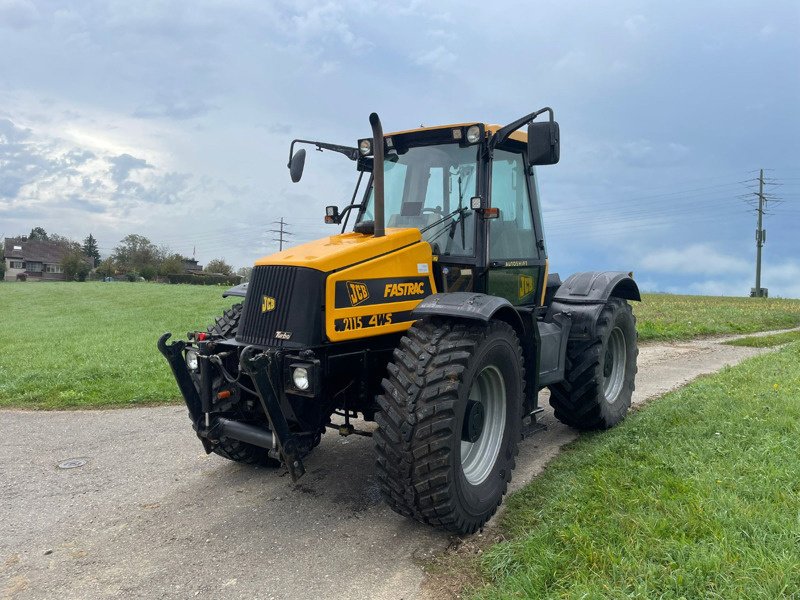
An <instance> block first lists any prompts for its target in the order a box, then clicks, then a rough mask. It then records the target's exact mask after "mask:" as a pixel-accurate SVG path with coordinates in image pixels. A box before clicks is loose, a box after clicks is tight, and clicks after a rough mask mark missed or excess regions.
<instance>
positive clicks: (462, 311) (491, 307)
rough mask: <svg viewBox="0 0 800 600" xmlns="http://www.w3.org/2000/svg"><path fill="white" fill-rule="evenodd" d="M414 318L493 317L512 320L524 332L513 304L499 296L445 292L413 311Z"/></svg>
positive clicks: (480, 319) (429, 298)
mask: <svg viewBox="0 0 800 600" xmlns="http://www.w3.org/2000/svg"><path fill="white" fill-rule="evenodd" d="M411 316H412V317H414V318H417V319H419V318H422V317H436V316H438V317H457V318H461V319H475V320H478V321H484V322H486V321H489V320H490V319H492V318H493V317H499V318H502V320H504V321H508V320H509V319H511V324H512V325H513V326H514V328H515V329H517V330H519V331H522V330H524V328H523V325H522V319H521V318H520V316H519V314H518V313H517V311H516V310H515V309H514V307H513V306H512V305H511V303H510V302H509V301H508V300H506V299H505V298H500V297H499V296H490V295H488V294H476V293H474V292H444V293H440V294H431V295H430V296H428V297H427V298H425V299H424V300H423V301H422V302H420V303H419V304H417V307H416V308H415V309H414V310H412V311H411Z"/></svg>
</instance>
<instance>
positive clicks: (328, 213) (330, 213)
mask: <svg viewBox="0 0 800 600" xmlns="http://www.w3.org/2000/svg"><path fill="white" fill-rule="evenodd" d="M341 221H342V219H341V217H340V216H339V207H338V206H335V205H331V206H326V207H325V222H326V223H328V224H329V225H331V224H334V225H336V224H338V223H341Z"/></svg>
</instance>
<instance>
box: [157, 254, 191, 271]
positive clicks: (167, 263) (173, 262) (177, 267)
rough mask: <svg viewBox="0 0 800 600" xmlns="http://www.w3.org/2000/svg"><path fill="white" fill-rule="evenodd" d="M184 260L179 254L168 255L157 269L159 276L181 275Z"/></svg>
mask: <svg viewBox="0 0 800 600" xmlns="http://www.w3.org/2000/svg"><path fill="white" fill-rule="evenodd" d="M184 260H185V259H184V258H183V256H181V255H180V254H169V255H167V256H165V257H164V259H163V260H162V261H161V265H160V266H159V267H158V274H159V275H179V274H181V273H183V261H184Z"/></svg>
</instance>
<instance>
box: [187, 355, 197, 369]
mask: <svg viewBox="0 0 800 600" xmlns="http://www.w3.org/2000/svg"><path fill="white" fill-rule="evenodd" d="M186 366H187V367H189V370H190V371H197V352H195V351H194V350H187V351H186Z"/></svg>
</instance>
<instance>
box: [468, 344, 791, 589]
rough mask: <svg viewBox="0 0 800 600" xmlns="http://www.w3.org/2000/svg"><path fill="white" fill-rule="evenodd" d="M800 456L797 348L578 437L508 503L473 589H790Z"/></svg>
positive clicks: (745, 365) (719, 376)
mask: <svg viewBox="0 0 800 600" xmlns="http://www.w3.org/2000/svg"><path fill="white" fill-rule="evenodd" d="M798 456H800V343H797V344H792V345H790V346H787V347H786V348H784V349H782V350H779V351H778V352H776V353H771V354H767V355H763V356H761V357H757V358H754V359H750V360H748V361H746V362H745V363H742V364H741V365H739V366H737V367H734V368H728V369H725V370H724V371H722V372H721V373H719V374H717V375H714V376H710V377H706V378H702V379H700V380H697V381H696V382H694V383H692V384H690V385H688V386H687V387H685V388H683V389H681V390H678V391H676V392H673V393H670V394H668V395H666V396H665V397H663V398H662V399H660V400H659V401H658V402H655V403H653V404H651V405H649V406H647V408H646V409H644V410H642V411H640V412H638V413H635V414H632V415H631V416H630V417H629V418H628V419H627V420H626V421H625V422H624V423H623V424H622V425H620V426H619V427H617V428H616V429H613V430H611V431H608V432H605V433H602V434H597V435H586V436H582V437H581V438H580V439H579V440H578V441H577V442H575V443H574V444H572V445H571V446H570V447H569V448H568V449H567V450H566V451H565V452H564V453H563V454H562V455H561V456H559V457H558V458H557V459H555V460H554V461H553V462H552V463H551V465H550V466H549V467H548V468H547V470H546V471H545V473H544V474H543V475H542V476H541V477H539V478H538V479H536V480H535V481H534V482H533V483H531V484H530V485H529V486H527V487H526V488H524V489H523V490H521V491H520V492H518V493H516V494H514V495H513V496H512V497H511V498H510V499H509V501H508V505H507V510H506V512H505V514H504V517H503V520H502V528H503V531H504V533H505V534H506V535H507V536H508V541H505V542H502V543H500V544H497V545H495V546H493V547H491V548H490V549H488V550H487V551H486V552H485V553H484V554H483V557H482V559H480V560H479V567H480V569H481V573H482V575H483V577H484V578H485V581H486V585H485V586H484V587H480V588H478V589H473V590H472V593H473V597H474V598H483V599H488V598H606V597H614V598H619V597H641V598H783V597H798V596H800V461H798V459H797V457H798ZM474 566H475V565H473V567H474Z"/></svg>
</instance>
